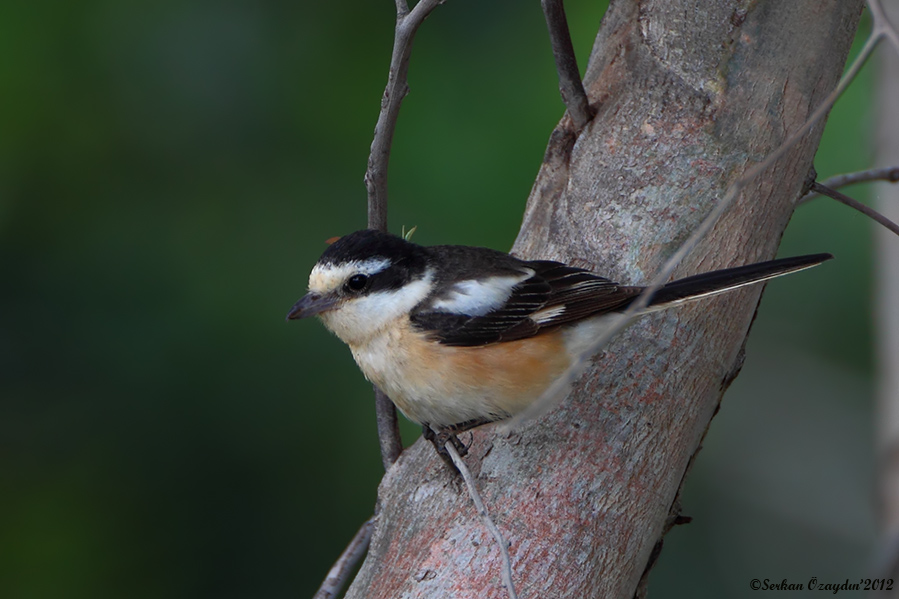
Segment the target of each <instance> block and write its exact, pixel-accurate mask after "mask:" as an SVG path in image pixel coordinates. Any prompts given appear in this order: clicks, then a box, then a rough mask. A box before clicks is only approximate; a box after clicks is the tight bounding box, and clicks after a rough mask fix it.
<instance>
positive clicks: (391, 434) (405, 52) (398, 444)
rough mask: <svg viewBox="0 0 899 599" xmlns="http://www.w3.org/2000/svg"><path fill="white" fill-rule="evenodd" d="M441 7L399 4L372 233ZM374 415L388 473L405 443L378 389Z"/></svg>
mask: <svg viewBox="0 0 899 599" xmlns="http://www.w3.org/2000/svg"><path fill="white" fill-rule="evenodd" d="M442 3H443V0H419V2H418V4H416V5H415V8H413V9H412V10H411V11H410V10H409V4H408V3H407V2H406V0H396V29H395V33H394V38H393V55H392V56H391V57H390V71H389V73H388V75H387V87H385V88H384V96H383V97H382V98H381V112H380V113H379V114H378V122H377V124H376V125H375V135H374V139H373V140H372V142H371V153H370V154H369V156H368V169H366V171H365V187H366V189H367V190H368V228H370V229H377V230H379V231H386V230H387V166H388V164H389V162H390V146H391V145H392V144H393V133H394V131H396V120H397V118H398V117H399V114H400V104H402V102H403V98H404V97H405V95H406V94H407V93H409V85H408V83H407V76H408V74H409V57H410V56H411V54H412V39H413V38H414V37H415V32H416V31H418V27H419V26H420V25H421V24H422V22H423V21H424V20H425V18H426V17H427V16H428V15H429V14H431V11H432V10H434V9H435V8H436V7H437V6H438V5H440V4H442ZM375 412H376V414H377V420H378V439H379V440H380V443H381V461H383V462H384V469H385V470H386V469H388V468H390V466H391V465H392V464H393V463H394V462H395V461H396V459H397V458H398V457H399V455H400V453H401V452H402V451H403V442H402V440H401V439H400V430H399V426H398V424H397V417H396V407H395V406H394V405H393V402H391V401H390V399H389V398H388V397H387V396H386V395H385V394H384V393H383V392H382V391H380V390H378V389H375Z"/></svg>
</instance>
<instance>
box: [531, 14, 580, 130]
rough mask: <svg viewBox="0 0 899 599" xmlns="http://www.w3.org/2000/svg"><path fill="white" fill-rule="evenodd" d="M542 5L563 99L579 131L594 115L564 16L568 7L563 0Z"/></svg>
mask: <svg viewBox="0 0 899 599" xmlns="http://www.w3.org/2000/svg"><path fill="white" fill-rule="evenodd" d="M540 4H542V5H543V14H544V16H545V17H546V27H547V28H548V29H549V39H550V42H551V43H552V48H553V57H554V58H555V59H556V71H558V73H559V91H560V92H561V94H562V101H564V102H565V106H567V107H568V114H569V115H571V120H572V121H573V122H574V126H575V128H576V129H577V130H578V131H580V130H581V129H583V127H584V125H586V124H587V123H588V122H589V121H590V120H591V119H592V118H593V109H592V108H590V103H589V102H588V100H587V92H586V91H585V90H584V84H583V82H581V72H580V70H579V69H578V67H577V58H576V57H575V54H574V46H573V45H572V43H571V34H570V33H569V31H568V20H567V19H566V18H565V6H564V5H563V3H562V0H541V2H540Z"/></svg>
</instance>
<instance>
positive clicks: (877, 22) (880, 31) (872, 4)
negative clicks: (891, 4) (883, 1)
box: [868, 0, 899, 53]
mask: <svg viewBox="0 0 899 599" xmlns="http://www.w3.org/2000/svg"><path fill="white" fill-rule="evenodd" d="M868 10H870V11H871V16H872V17H874V26H873V29H872V31H871V37H874V36H875V35H876V36H877V37H885V38H887V39H888V40H889V42H890V44H892V46H893V50H895V51H896V53H899V33H896V28H895V27H893V25H892V24H891V23H890V20H889V19H888V18H887V15H886V12H884V10H883V7H882V6H881V5H880V0H868Z"/></svg>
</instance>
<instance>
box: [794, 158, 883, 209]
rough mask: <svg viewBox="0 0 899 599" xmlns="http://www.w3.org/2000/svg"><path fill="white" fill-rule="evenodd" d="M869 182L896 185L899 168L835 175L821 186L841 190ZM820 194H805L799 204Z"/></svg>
mask: <svg viewBox="0 0 899 599" xmlns="http://www.w3.org/2000/svg"><path fill="white" fill-rule="evenodd" d="M868 181H889V182H890V183H896V182H897V181H899V166H890V167H887V168H872V169H871V170H867V171H858V172H856V173H845V174H843V175H835V176H833V177H831V178H830V179H827V180H826V181H824V182H823V183H821V185H823V186H824V187H829V188H830V189H839V188H841V187H847V186H849V185H855V184H856V183H865V182H868ZM819 195H821V194H819V193H817V192H815V191H810V192H808V193H807V194H805V195H804V196H803V197H802V198H801V199H800V200H799V202H797V205H798V204H804V203H806V202H808V201H809V200H813V199H815V198H816V197H818V196H819Z"/></svg>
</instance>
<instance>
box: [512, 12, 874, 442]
mask: <svg viewBox="0 0 899 599" xmlns="http://www.w3.org/2000/svg"><path fill="white" fill-rule="evenodd" d="M875 1H876V0H869V3H871V2H875ZM889 29H890V28H889V23H887V24H886V26H884V25H883V24H882V23H881V25H880V26H878V25H877V22H876V21H875V27H874V30H873V31H872V32H871V35H869V36H868V39H867V40H865V45H864V46H863V47H862V50H861V52H859V54H858V56H856V57H855V60H853V61H852V64H851V65H850V66H849V69H848V70H847V71H846V73H845V74H844V75H843V77H842V78H841V79H840V82H839V83H838V84H837V86H836V87H835V88H834V90H833V91H832V92H830V94H829V95H828V96H827V97H826V98H825V99H824V101H823V102H821V104H820V105H819V106H818V107H817V108H816V109H815V110H814V112H812V114H811V116H809V118H808V119H807V120H806V121H805V122H804V123H803V124H802V126H800V127H799V129H797V130H796V131H794V132H793V133H792V134H791V135H790V136H789V137H788V138H787V139H786V140H785V141H784V142H783V143H782V144H781V145H780V146H779V147H778V148H777V149H776V150H774V151H773V152H771V153H770V154H768V155H767V156H766V157H765V159H764V160H762V161H761V162H759V163H758V164H756V165H754V166H752V167H751V168H749V169H748V170H747V171H746V172H745V173H743V175H742V176H741V177H740V178H739V179H737V180H736V181H734V182H733V183H731V185H730V187H728V188H727V191H726V192H725V194H724V197H723V198H721V201H720V202H718V204H717V205H716V206H715V207H714V208H713V209H712V211H711V212H709V214H708V216H706V217H705V219H704V220H703V221H702V222H701V223H700V224H699V226H698V227H697V228H696V229H695V230H694V231H693V233H691V234H690V236H689V237H688V238H687V240H686V241H684V243H683V244H681V246H680V247H679V248H678V249H677V250H676V251H675V252H674V254H672V255H671V257H670V258H668V260H666V261H665V264H664V265H662V268H660V269H659V271H658V272H657V273H656V275H655V276H654V277H653V278H652V279H651V280H650V282H649V284H648V285H647V286H646V287H645V288H644V289H643V292H642V293H641V294H640V295H639V296H638V297H637V299H636V300H635V301H634V302H633V303H631V305H630V306H629V307H628V308H627V310H625V311H624V312H622V313H621V315H620V316H619V317H618V318H617V319H616V320H615V321H614V322H611V323H610V326H608V327H607V328H606V329H605V330H604V331H603V332H602V334H600V335H599V336H598V337H597V338H596V340H595V341H594V342H593V344H592V345H591V346H590V347H588V348H587V349H586V350H585V351H584V352H583V353H581V354H580V355H579V356H578V357H577V359H575V360H573V361H572V363H571V366H569V368H568V370H567V371H566V373H565V374H564V375H562V376H561V377H559V378H558V379H556V381H555V382H554V383H553V384H552V385H550V387H549V388H548V389H547V390H546V391H545V392H544V393H543V395H542V396H541V397H540V398H539V399H538V400H537V401H536V402H534V403H533V404H532V405H531V407H530V408H529V409H527V410H525V411H524V412H523V413H521V414H519V415H517V416H516V417H515V418H513V419H512V420H510V421H507V423H506V424H505V425H503V426H502V429H505V430H510V429H515V428H516V427H517V426H518V425H520V424H521V423H522V422H524V421H526V420H530V419H532V418H534V417H536V416H539V415H540V414H541V413H543V412H545V411H546V410H548V409H549V408H550V407H552V406H553V405H554V404H555V401H554V400H555V399H557V398H561V397H564V395H565V392H566V391H567V390H568V387H569V385H571V383H573V382H574V380H575V379H577V377H578V376H580V374H581V372H583V371H584V369H585V368H586V367H587V364H588V363H589V360H590V359H591V358H592V357H593V356H594V355H596V353H597V352H599V350H600V349H602V348H603V347H605V346H606V345H607V344H608V343H609V341H610V340H612V339H613V338H614V337H615V336H616V335H617V334H618V333H620V332H621V331H622V330H624V328H625V327H626V326H627V325H628V323H630V322H631V320H633V318H634V317H636V315H637V314H639V313H640V311H641V310H643V309H644V308H645V307H646V306H647V305H648V304H649V300H650V298H652V296H653V294H654V293H655V292H656V291H658V290H659V288H661V287H662V285H664V284H665V283H666V282H667V281H668V278H669V277H670V276H671V273H673V272H674V269H675V268H677V266H678V265H679V264H680V263H681V262H682V261H683V260H684V258H686V257H687V256H688V255H689V254H690V252H692V251H693V249H694V248H696V246H697V245H699V243H700V241H702V239H703V238H704V237H705V236H706V235H707V234H708V232H709V231H711V230H712V227H714V226H715V223H717V222H718V220H719V219H720V218H721V216H722V215H723V214H724V213H725V212H727V210H728V208H730V206H731V204H733V203H734V201H735V200H736V199H737V197H739V195H740V193H741V192H742V191H743V189H744V188H745V187H746V186H747V185H749V183H751V182H752V181H753V180H754V179H755V178H756V177H758V176H759V175H760V174H761V173H762V172H764V171H765V170H766V169H768V168H769V167H770V166H771V165H773V164H774V163H775V162H776V161H777V160H779V159H780V158H781V157H782V156H783V155H784V154H786V153H787V151H788V150H789V149H790V148H791V147H793V145H794V144H796V142H798V141H799V140H800V139H802V138H803V137H804V136H805V135H806V134H807V133H808V132H809V130H810V129H811V128H812V127H813V126H814V125H815V124H816V123H817V122H818V121H820V120H821V119H822V118H823V117H824V115H826V114H827V113H828V112H829V111H830V109H831V108H832V107H833V105H834V103H835V102H836V101H837V99H838V98H839V97H840V96H841V95H842V94H843V92H844V91H846V88H847V87H849V84H850V83H852V81H853V80H854V79H855V77H856V76H857V75H858V72H859V71H860V70H861V68H862V66H863V65H864V64H865V62H866V61H867V60H868V58H869V57H870V56H871V53H872V52H873V51H874V48H875V47H876V46H877V43H878V42H879V41H880V39H881V38H882V37H884V36H886V35H887V31H888V30H889Z"/></svg>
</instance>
